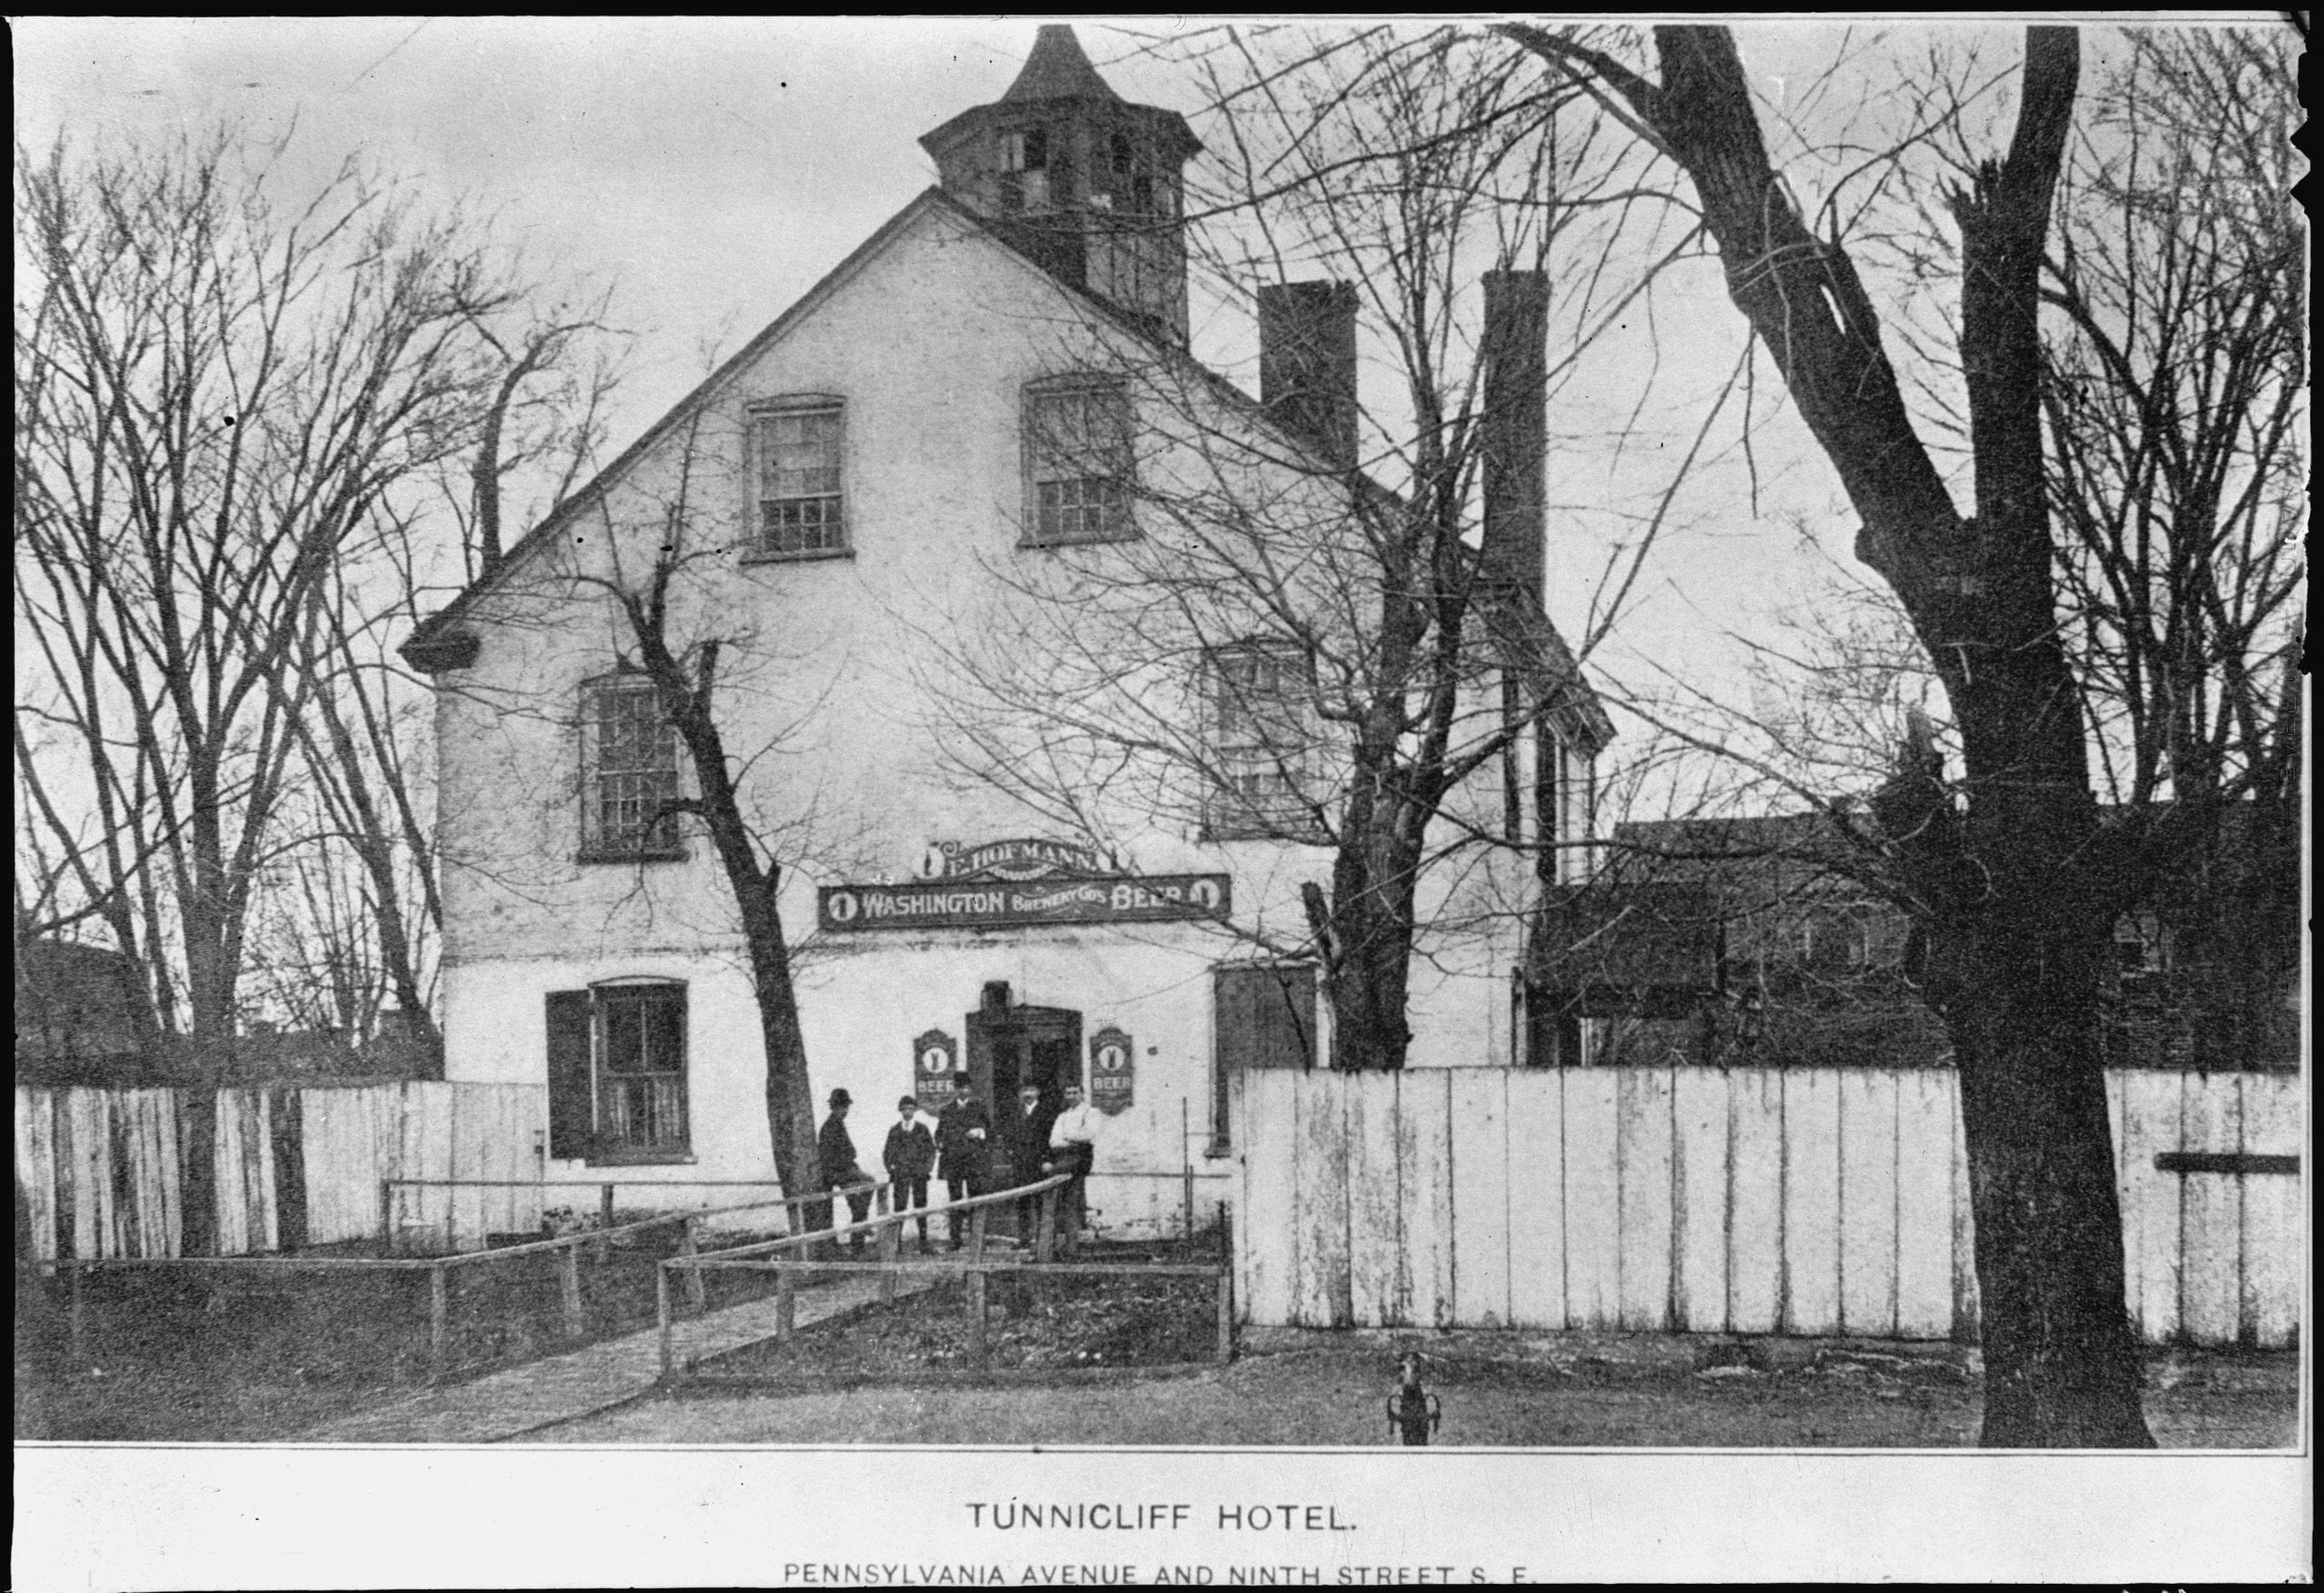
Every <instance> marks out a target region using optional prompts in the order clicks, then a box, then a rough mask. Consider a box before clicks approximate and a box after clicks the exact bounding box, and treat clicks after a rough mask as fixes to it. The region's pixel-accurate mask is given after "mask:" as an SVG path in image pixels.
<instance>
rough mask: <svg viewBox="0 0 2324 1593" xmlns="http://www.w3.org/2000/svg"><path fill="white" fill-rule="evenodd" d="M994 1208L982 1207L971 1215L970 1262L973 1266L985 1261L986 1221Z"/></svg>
mask: <svg viewBox="0 0 2324 1593" xmlns="http://www.w3.org/2000/svg"><path fill="white" fill-rule="evenodd" d="M991 1210H992V1208H991V1207H990V1206H989V1205H980V1206H979V1207H977V1209H976V1210H974V1211H972V1212H970V1214H969V1260H970V1263H971V1264H975V1263H977V1262H980V1261H982V1260H984V1220H985V1215H986V1214H987V1213H989V1212H990V1211H991Z"/></svg>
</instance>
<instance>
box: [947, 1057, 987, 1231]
mask: <svg viewBox="0 0 2324 1593" xmlns="http://www.w3.org/2000/svg"><path fill="white" fill-rule="evenodd" d="M991 1140H992V1115H991V1114H990V1113H989V1112H987V1111H986V1110H985V1108H984V1103H983V1102H982V1101H980V1100H979V1099H977V1092H976V1086H975V1084H974V1083H973V1082H972V1081H971V1080H970V1077H969V1076H968V1074H967V1073H965V1072H960V1073H955V1074H954V1075H952V1099H951V1101H950V1104H949V1105H947V1106H945V1108H944V1110H943V1112H942V1114H941V1115H940V1116H938V1117H937V1119H936V1149H937V1151H938V1153H939V1154H940V1156H941V1158H942V1159H941V1160H940V1162H939V1164H938V1165H937V1169H936V1171H937V1175H938V1176H939V1177H940V1178H942V1179H943V1180H944V1198H945V1199H947V1200H949V1201H954V1202H958V1201H961V1200H966V1199H969V1198H971V1197H973V1196H975V1195H982V1194H983V1193H984V1192H985V1178H986V1174H987V1171H988V1168H989V1165H990V1163H989V1160H988V1158H989V1157H990V1153H991ZM947 1222H948V1223H949V1224H950V1228H951V1236H952V1248H953V1249H955V1250H958V1249H960V1214H959V1213H957V1212H955V1213H954V1214H952V1215H951V1216H950V1217H949V1218H948V1219H947Z"/></svg>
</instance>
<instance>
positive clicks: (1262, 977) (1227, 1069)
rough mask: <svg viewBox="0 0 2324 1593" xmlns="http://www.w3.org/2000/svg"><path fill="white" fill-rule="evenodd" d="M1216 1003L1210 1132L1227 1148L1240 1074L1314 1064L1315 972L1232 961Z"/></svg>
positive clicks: (1216, 984)
mask: <svg viewBox="0 0 2324 1593" xmlns="http://www.w3.org/2000/svg"><path fill="white" fill-rule="evenodd" d="M1211 1001H1212V1008H1211V1011H1212V1031H1211V1032H1212V1043H1213V1047H1214V1053H1213V1057H1212V1065H1211V1104H1210V1136H1211V1142H1212V1145H1213V1147H1214V1148H1216V1149H1221V1150H1223V1149H1225V1148H1226V1143H1227V1137H1226V1103H1227V1093H1228V1088H1229V1081H1230V1080H1232V1079H1233V1078H1234V1077H1235V1075H1236V1074H1237V1073H1240V1072H1243V1071H1246V1069H1250V1068H1255V1067H1299V1068H1310V1067H1315V969H1314V968H1313V967H1312V966H1310V965H1308V964H1305V963H1230V964H1228V965H1226V967H1223V968H1220V969H1216V970H1215V971H1214V976H1213V983H1212V987H1211Z"/></svg>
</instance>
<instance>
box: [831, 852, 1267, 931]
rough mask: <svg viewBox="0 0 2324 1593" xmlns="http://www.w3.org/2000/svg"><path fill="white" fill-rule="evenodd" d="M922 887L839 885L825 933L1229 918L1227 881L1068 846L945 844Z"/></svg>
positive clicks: (927, 863) (928, 863) (926, 869)
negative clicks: (1114, 860) (1152, 869)
mask: <svg viewBox="0 0 2324 1593" xmlns="http://www.w3.org/2000/svg"><path fill="white" fill-rule="evenodd" d="M921 872H922V873H923V874H924V875H926V876H928V878H927V880H925V882H923V883H920V884H913V885H832V886H826V887H825V888H824V889H822V890H820V891H818V892H817V893H816V899H815V906H816V918H817V919H818V921H819V922H820V923H821V925H822V928H824V929H835V930H842V931H852V930H856V929H942V928H947V927H952V926H967V927H970V928H973V927H977V926H980V925H1019V924H1150V923H1160V922H1167V921H1169V920H1171V919H1223V918H1225V917H1226V915H1227V913H1228V911H1229V910H1230V908H1229V899H1228V895H1227V876H1226V875H1225V874H1123V873H1121V872H1119V871H1118V870H1116V869H1115V868H1114V867H1112V866H1111V865H1110V864H1109V863H1108V860H1107V859H1106V858H1105V857H1104V856H1103V855H1101V854H1100V853H1099V852H1098V851H1097V850H1096V849H1095V848H1093V847H1088V846H1083V845H1081V844H1080V843H1078V842H1077V841H1041V840H1022V841H988V842H986V843H985V844H983V845H981V846H963V845H960V843H959V842H957V841H939V842H938V843H937V844H936V845H934V846H931V847H930V848H929V849H928V855H927V857H926V858H925V859H924V860H922V862H921Z"/></svg>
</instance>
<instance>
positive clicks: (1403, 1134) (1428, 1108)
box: [1232, 1067, 2307, 1348]
mask: <svg viewBox="0 0 2324 1593" xmlns="http://www.w3.org/2000/svg"><path fill="white" fill-rule="evenodd" d="M2107 1083H2108V1096H2109V1100H2110V1102H2111V1105H2112V1116H2113V1126H2114V1142H2115V1149H2116V1169H2117V1178H2118V1193H2119V1195H2120V1197H2121V1200H2122V1224H2123V1247H2124V1251H2125V1256H2126V1260H2127V1264H2128V1275H2127V1279H2126V1288H2125V1295H2126V1300H2127V1303H2128V1305H2129V1307H2130V1310H2131V1313H2132V1319H2133V1320H2134V1321H2135V1322H2136V1323H2138V1326H2139V1329H2140V1332H2142V1335H2143V1336H2144V1337H2145V1338H2146V1339H2147V1340H2148V1341H2150V1342H2158V1343H2161V1342H2194V1343H2199V1344H2234V1343H2242V1344H2250V1345H2257V1346H2260V1347H2262V1348H2280V1347H2282V1346H2285V1345H2288V1344H2292V1343H2296V1342H2298V1334H2299V1313H2300V1301H2301V1288H2302V1271H2303V1257H2304V1254H2305V1222H2306V1212H2307V1205H2306V1202H2305V1201H2304V1200H2303V1199H2302V1198H2301V1196H2300V1194H2299V1190H2300V1184H2301V1178H2300V1176H2299V1175H2297V1174H2294V1175H2286V1174H2285V1173H2283V1172H2280V1171H2278V1172H2261V1171H2240V1172H2239V1171H2234V1170H2224V1171H2222V1170H2216V1169H2211V1170H2195V1171H2173V1170H2167V1169H2165V1168H2162V1167H2159V1166H2158V1165H2157V1164H2156V1157H2157V1156H2158V1155H2165V1154H2169V1153H2186V1152H2197V1153H2211V1154H2213V1155H2231V1156H2249V1155H2260V1156H2271V1157H2297V1156H2299V1155H2300V1151H2301V1122H2302V1113H2301V1105H2302V1103H2301V1096H2300V1080H2299V1078H2298V1077H2296V1076H2291V1075H2283V1074H2258V1073H2251V1074H2208V1075H2206V1074H2197V1073H2186V1072H2178V1071H2170V1072H2164V1071H2149V1070H2139V1071H2124V1072H2118V1073H2112V1074H2110V1075H2109V1076H2108V1081H2107ZM1955 1088H1956V1084H1955V1077H1954V1076H1953V1075H1952V1074H1950V1073H1947V1072H1939V1071H1933V1070H1902V1069H1899V1070H1886V1069H1856V1068H1849V1069H1805V1068H1785V1069H1772V1068H1732V1069H1715V1068H1668V1067H1663V1068H1653V1067H1640V1068H1590V1069H1578V1070H1560V1071H1543V1072H1532V1071H1512V1070H1510V1069H1506V1068H1465V1067H1464V1068H1414V1069H1410V1070H1408V1071H1405V1072H1403V1073H1376V1074H1339V1073H1327V1072H1314V1073H1299V1072H1292V1071H1288V1070H1273V1069H1270V1070H1262V1071H1256V1072H1252V1073H1247V1074H1244V1075H1241V1076H1239V1077H1237V1078H1236V1081H1235V1095H1234V1099H1233V1103H1232V1110H1233V1112H1234V1119H1233V1122H1234V1144H1235V1147H1236V1149H1235V1161H1236V1179H1235V1185H1234V1189H1235V1195H1234V1200H1235V1205H1236V1215H1235V1223H1234V1233H1235V1267H1236V1299H1237V1300H1238V1301H1239V1302H1240V1306H1239V1309H1240V1311H1241V1313H1242V1316H1243V1320H1244V1321H1246V1322H1249V1323H1258V1324H1262V1325H1276V1326H1285V1325H1288V1326H1306V1327H1349V1326H1355V1327H1439V1328H1442V1327H1518V1328H1551V1329H1561V1328H1592V1329H1621V1330H1630V1331H1671V1332H1762V1333H1764V1332H1775V1333H1798V1334H1850V1335H1859V1336H1866V1337H1875V1338H1899V1339H1941V1338H1946V1337H1966V1336H1970V1335H1973V1334H1974V1332H1975V1326H1976V1311H1977V1303H1976V1274H1975V1271H1974V1265H1973V1257H1972V1253H1971V1244H1972V1241H1973V1237H1974V1231H1973V1228H1972V1225H1971V1222H1970V1214H1969V1203H1968V1174H1967V1167H1966V1162H1965V1155H1964V1152H1963V1146H1962V1143H1961V1130H1960V1111H1959V1108H1958V1104H1957V1100H1956V1096H1955ZM2303 1171H2304V1169H2303Z"/></svg>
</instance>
